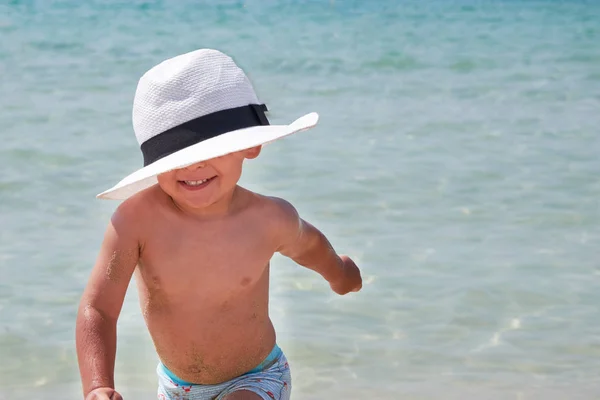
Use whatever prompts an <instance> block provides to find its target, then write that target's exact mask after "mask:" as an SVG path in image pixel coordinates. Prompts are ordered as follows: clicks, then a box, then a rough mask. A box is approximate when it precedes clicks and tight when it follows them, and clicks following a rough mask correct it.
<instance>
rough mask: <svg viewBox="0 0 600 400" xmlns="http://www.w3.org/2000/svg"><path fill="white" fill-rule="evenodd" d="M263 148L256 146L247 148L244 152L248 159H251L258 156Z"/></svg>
mask: <svg viewBox="0 0 600 400" xmlns="http://www.w3.org/2000/svg"><path fill="white" fill-rule="evenodd" d="M261 149H262V146H256V147H252V148H250V149H246V150H244V153H245V154H244V155H245V157H246V158H247V159H249V160H251V159H253V158H256V157H258V155H259V154H260V151H261Z"/></svg>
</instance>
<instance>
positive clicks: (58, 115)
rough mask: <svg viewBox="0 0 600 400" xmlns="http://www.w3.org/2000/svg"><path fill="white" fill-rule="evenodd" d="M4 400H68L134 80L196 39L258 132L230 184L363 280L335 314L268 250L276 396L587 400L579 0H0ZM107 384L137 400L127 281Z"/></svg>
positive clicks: (599, 340) (139, 362)
mask: <svg viewBox="0 0 600 400" xmlns="http://www.w3.org/2000/svg"><path fill="white" fill-rule="evenodd" d="M0 38H1V39H2V40H1V42H0V76H1V78H0V109H1V110H2V112H1V113H0V129H1V133H2V138H3V140H2V144H1V146H0V167H1V171H2V172H1V174H0V226H1V229H0V276H1V277H2V278H0V360H2V362H0V400H8V399H10V400H15V399H17V400H19V399H29V398H36V399H46V398H48V399H50V398H56V397H60V398H77V396H79V393H80V383H79V376H78V371H77V365H76V358H75V352H74V319H75V314H76V307H77V302H78V299H79V296H80V294H81V291H82V290H83V287H84V285H85V282H86V280H87V276H88V273H89V270H90V267H91V265H92V263H93V261H94V258H95V256H96V252H97V250H98V246H99V243H100V240H101V238H102V234H103V230H104V227H105V225H106V223H107V220H108V218H109V216H110V214H111V212H112V210H113V209H114V208H115V206H116V204H117V203H113V202H105V201H99V200H96V199H94V196H95V194H97V193H98V192H100V191H102V190H104V189H106V188H107V187H110V186H112V185H113V184H114V183H116V182H117V181H118V180H119V179H120V178H121V177H123V176H124V175H126V174H127V173H129V172H131V171H133V170H135V169H137V168H138V167H139V166H140V164H141V156H140V154H139V150H138V148H137V144H136V142H135V139H134V136H133V132H132V129H131V120H130V116H131V102H132V99H133V93H134V90H135V86H136V84H137V79H138V78H139V76H140V75H141V74H142V73H143V72H145V71H146V70H147V69H148V68H150V67H151V66H152V65H154V64H156V63H157V62H160V61H161V60H163V59H165V58H168V57H171V56H173V55H176V54H179V53H182V52H185V51H190V50H193V49H196V48H201V47H213V48H218V49H220V50H223V51H225V52H228V53H230V54H231V55H233V56H234V57H235V58H236V60H237V61H238V62H239V63H240V64H241V65H242V66H243V67H244V68H245V69H246V70H247V71H248V74H249V75H250V76H251V78H252V80H253V82H254V84H255V85H256V88H257V91H258V93H259V95H260V98H261V99H262V100H263V101H264V102H265V103H266V104H267V105H268V106H269V109H270V110H271V112H270V118H271V120H272V121H273V122H275V123H287V122H290V121H291V120H293V119H295V118H296V117H299V116H300V115H302V114H304V113H306V112H310V111H317V112H319V113H320V115H321V121H320V125H319V126H318V127H317V128H316V129H314V130H312V131H310V132H306V133H302V134H299V135H294V136H292V137H290V138H287V139H285V140H282V141H279V142H277V143H274V144H271V145H269V146H267V147H266V148H265V151H264V152H263V154H262V155H261V157H260V158H259V159H257V160H254V161H252V162H250V163H248V165H247V170H246V171H245V174H244V176H243V178H242V184H243V185H245V186H247V187H249V188H250V189H253V190H257V191H260V192H263V193H266V194H270V195H276V196H282V197H284V198H286V199H288V200H289V201H291V202H292V203H294V204H295V205H296V207H297V208H298V209H299V211H300V213H301V214H302V215H303V216H304V217H305V218H306V219H308V220H310V221H311V222H313V223H314V224H315V225H317V226H318V227H320V228H321V229H322V230H323V231H324V232H325V233H326V234H328V236H329V237H330V239H331V241H332V242H333V243H334V245H335V247H336V248H337V249H338V250H339V251H340V252H342V253H348V254H350V255H352V256H354V258H356V259H357V261H358V262H359V265H360V266H361V267H362V269H363V274H364V278H365V287H364V290H363V291H362V292H361V293H359V294H356V295H350V296H344V297H339V296H336V295H335V294H333V293H332V292H331V291H330V290H329V288H328V285H327V284H326V283H325V282H323V281H322V279H320V278H319V277H318V276H317V275H316V274H314V273H312V272H310V271H308V270H305V269H302V268H301V267H298V266H295V265H293V264H292V263H291V262H290V261H288V260H286V259H284V258H282V257H276V258H275V259H274V261H273V267H272V270H273V273H272V289H271V292H272V300H271V308H272V317H273V320H274V322H275V325H276V328H277V331H278V335H279V336H278V338H279V342H280V345H281V346H282V348H283V349H284V350H285V352H286V354H287V356H288V358H289V359H290V362H291V365H292V369H293V374H294V392H293V393H294V398H296V399H323V398H335V399H364V398H377V399H399V398H403V399H404V398H407V399H439V398H444V399H471V398H473V399H475V398H477V399H479V398H485V399H518V400H521V399H540V398H544V399H565V398H569V399H593V398H598V397H600V378H599V377H600V308H599V306H598V304H599V303H600V295H599V294H598V285H599V284H600V262H599V261H598V260H599V259H600V257H599V256H598V254H599V252H598V248H599V245H600V228H599V226H600V204H599V200H598V199H599V198H600V180H599V178H598V176H599V174H598V173H599V172H600V158H599V156H598V154H599V153H598V152H599V151H600V139H599V137H600V136H599V135H598V126H600V114H599V113H598V109H599V106H600V46H598V43H599V42H600V3H597V2H590V1H587V2H586V1H572V2H566V1H564V2H563V1H519V2H517V1H509V0H506V1H481V2H467V1H442V0H432V1H428V2H417V1H401V2H394V1H378V2H358V1H304V2H292V1H279V2H258V1H247V2H235V1H228V2H220V3H219V5H214V4H212V3H209V2H207V1H204V2H191V1H178V2H175V1H167V0H165V1H132V2H118V1H102V2H101V1H88V2H75V1H72V0H64V1H44V2H42V1H25V0H23V1H9V2H2V3H0ZM131 289H132V290H130V291H129V294H128V297H127V299H126V303H125V306H124V309H123V313H122V317H121V318H120V321H119V351H118V360H117V368H116V376H117V385H118V389H119V390H120V391H121V392H122V393H123V394H124V396H125V397H126V399H128V400H135V399H147V398H153V396H155V395H154V393H155V390H156V378H155V376H154V368H155V366H156V356H155V355H154V352H153V348H152V345H151V342H150V340H149V337H148V334H147V333H146V331H145V328H144V324H143V321H142V318H141V316H140V312H139V310H138V307H137V298H136V294H135V290H134V289H135V287H134V286H133V285H132V287H131Z"/></svg>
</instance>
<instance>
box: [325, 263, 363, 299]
mask: <svg viewBox="0 0 600 400" xmlns="http://www.w3.org/2000/svg"><path fill="white" fill-rule="evenodd" d="M340 259H341V260H342V262H343V265H344V272H343V274H342V276H341V277H340V278H339V279H337V280H336V281H334V282H329V285H330V286H331V289H332V290H333V291H334V292H336V293H337V294H342V295H343V294H346V293H350V292H358V291H359V290H360V289H361V288H362V277H361V276H360V270H359V269H358V267H357V266H356V264H355V263H354V261H352V260H351V259H350V257H348V256H340Z"/></svg>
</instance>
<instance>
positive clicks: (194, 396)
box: [156, 345, 292, 400]
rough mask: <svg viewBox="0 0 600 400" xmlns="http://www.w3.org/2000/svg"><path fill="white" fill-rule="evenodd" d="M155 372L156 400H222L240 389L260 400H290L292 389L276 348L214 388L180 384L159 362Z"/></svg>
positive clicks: (287, 367) (288, 374)
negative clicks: (235, 376)
mask: <svg viewBox="0 0 600 400" xmlns="http://www.w3.org/2000/svg"><path fill="white" fill-rule="evenodd" d="M156 373H157V374H158V399H159V400H221V399H222V398H223V397H225V396H227V395H228V394H231V393H233V392H237V391H239V390H247V391H250V392H252V393H256V394H257V395H259V396H260V397H261V398H262V399H263V400H289V398H290V391H291V390H292V379H291V374H290V367H289V364H288V362H287V359H286V358H285V355H284V354H283V352H282V351H281V349H280V348H279V346H277V345H275V347H273V350H272V351H271V353H270V354H269V355H268V356H267V358H266V359H265V360H264V361H263V362H262V363H260V365H259V366H257V367H256V368H254V369H253V370H251V371H249V372H247V373H245V374H244V375H242V376H239V377H237V378H234V379H232V380H230V381H228V382H223V383H219V384H216V385H199V384H194V383H188V382H185V381H182V380H181V379H179V378H177V376H175V374H173V373H172V372H171V371H169V370H168V369H167V367H165V366H164V364H162V363H159V364H158V367H157V368H156Z"/></svg>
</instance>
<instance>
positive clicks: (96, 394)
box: [85, 387, 123, 400]
mask: <svg viewBox="0 0 600 400" xmlns="http://www.w3.org/2000/svg"><path fill="white" fill-rule="evenodd" d="M85 400H123V397H122V396H121V395H120V394H119V393H118V392H117V391H116V390H115V389H113V388H108V387H101V388H96V389H94V390H92V391H91V392H89V393H88V395H87V396H85Z"/></svg>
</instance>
